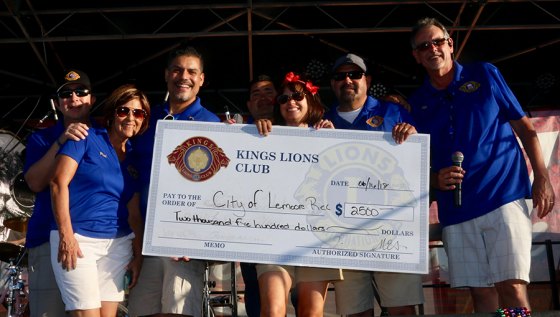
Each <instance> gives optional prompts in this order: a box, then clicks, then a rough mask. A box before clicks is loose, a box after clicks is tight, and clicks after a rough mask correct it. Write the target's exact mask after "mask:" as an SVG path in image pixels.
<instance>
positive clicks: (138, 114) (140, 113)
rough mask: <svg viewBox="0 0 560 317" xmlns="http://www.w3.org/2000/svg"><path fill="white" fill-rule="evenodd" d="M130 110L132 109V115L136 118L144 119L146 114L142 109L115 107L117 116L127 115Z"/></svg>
mask: <svg viewBox="0 0 560 317" xmlns="http://www.w3.org/2000/svg"><path fill="white" fill-rule="evenodd" d="M130 111H132V116H133V117H134V118H136V119H144V118H145V117H146V115H147V114H146V111H145V110H144V109H131V108H128V107H117V109H115V113H116V114H117V116H118V117H119V118H124V117H128V114H129V113H130Z"/></svg>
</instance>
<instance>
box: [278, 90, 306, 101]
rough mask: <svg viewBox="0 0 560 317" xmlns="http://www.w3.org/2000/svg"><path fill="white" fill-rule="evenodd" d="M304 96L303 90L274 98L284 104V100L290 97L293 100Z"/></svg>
mask: <svg viewBox="0 0 560 317" xmlns="http://www.w3.org/2000/svg"><path fill="white" fill-rule="evenodd" d="M304 97H305V93H304V92H303V91H296V92H294V93H292V94H291V95H280V96H278V97H277V98H276V101H277V102H278V103H279V104H285V103H286V102H288V101H290V100H292V99H293V100H295V101H302V100H303V98H304Z"/></svg>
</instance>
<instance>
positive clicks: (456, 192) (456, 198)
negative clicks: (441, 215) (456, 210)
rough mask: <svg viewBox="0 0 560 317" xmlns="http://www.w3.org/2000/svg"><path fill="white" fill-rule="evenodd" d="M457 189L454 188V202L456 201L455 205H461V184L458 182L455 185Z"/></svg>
mask: <svg viewBox="0 0 560 317" xmlns="http://www.w3.org/2000/svg"><path fill="white" fill-rule="evenodd" d="M455 186H456V187H455V190H454V193H453V194H454V195H455V196H454V202H455V207H461V184H457V185H455Z"/></svg>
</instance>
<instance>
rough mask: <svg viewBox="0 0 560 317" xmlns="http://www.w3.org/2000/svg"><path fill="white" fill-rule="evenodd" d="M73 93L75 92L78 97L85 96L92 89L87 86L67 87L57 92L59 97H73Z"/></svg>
mask: <svg viewBox="0 0 560 317" xmlns="http://www.w3.org/2000/svg"><path fill="white" fill-rule="evenodd" d="M72 93H75V94H76V96H78V97H85V96H87V95H89V94H90V91H89V89H86V88H78V89H65V90H61V91H59V92H57V93H56V95H57V96H58V98H62V99H66V98H71V97H72Z"/></svg>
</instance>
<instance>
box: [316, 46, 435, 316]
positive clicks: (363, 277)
mask: <svg viewBox="0 0 560 317" xmlns="http://www.w3.org/2000/svg"><path fill="white" fill-rule="evenodd" d="M370 85H371V74H370V72H369V68H368V65H367V63H366V61H365V60H364V59H363V58H362V57H360V56H358V55H356V54H352V53H348V54H345V55H343V56H340V57H339V58H338V59H337V60H336V61H335V63H334V66H333V68H332V77H331V89H332V90H333V92H334V95H335V96H336V99H337V102H335V104H334V105H332V106H331V109H330V111H329V112H328V113H327V114H326V115H325V118H326V119H329V120H331V121H332V122H333V124H334V126H335V127H336V128H337V129H354V130H367V131H386V132H389V131H392V133H393V139H395V142H397V143H402V142H404V141H405V140H406V138H407V137H408V136H409V135H411V134H414V133H416V129H415V128H414V126H413V125H412V124H413V121H412V118H411V116H410V115H409V114H408V112H407V111H406V110H405V108H403V107H402V106H400V105H397V104H395V103H392V102H387V101H383V100H378V99H376V98H374V97H372V96H369V95H368V89H369V87H370ZM372 168H373V167H372ZM343 275H344V280H343V281H337V282H335V288H336V296H337V313H340V314H344V315H351V316H372V315H373V301H372V299H373V296H374V289H373V287H372V283H371V281H372V279H373V285H374V287H375V290H376V291H377V293H378V294H379V297H380V301H381V303H380V306H382V307H384V308H386V309H387V310H388V312H389V314H390V315H392V316H393V315H414V314H416V310H415V305H418V304H422V303H423V302H424V296H423V290H422V278H421V275H418V274H405V273H391V272H368V271H355V270H344V271H343ZM339 293H341V294H339ZM340 297H343V298H340Z"/></svg>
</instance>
